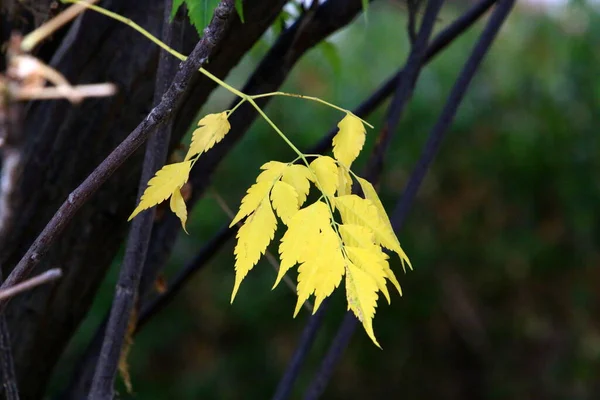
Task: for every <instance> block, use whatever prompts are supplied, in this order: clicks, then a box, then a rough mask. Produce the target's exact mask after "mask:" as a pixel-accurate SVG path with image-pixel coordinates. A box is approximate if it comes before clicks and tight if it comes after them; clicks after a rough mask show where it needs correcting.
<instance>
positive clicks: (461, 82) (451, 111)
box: [305, 0, 514, 399]
mask: <svg viewBox="0 0 600 400" xmlns="http://www.w3.org/2000/svg"><path fill="white" fill-rule="evenodd" d="M513 5H514V0H499V2H498V6H497V8H496V9H495V10H494V13H493V14H492V16H491V17H490V20H489V21H488V24H487V26H486V28H485V30H484V32H483V33H482V34H481V37H480V38H479V40H478V42H477V44H476V45H475V47H474V49H473V52H472V53H471V56H470V57H469V59H468V60H467V62H466V64H465V66H464V67H463V70H462V71H461V73H460V75H459V77H458V79H457V81H456V83H455V84H454V86H453V88H452V91H451V92H450V96H449V97H448V100H447V102H446V105H445V106H444V109H443V111H442V113H441V115H440V117H439V118H438V121H437V123H436V125H435V126H434V127H433V129H432V130H431V132H430V134H429V139H428V141H427V143H426V144H425V146H424V149H423V153H422V155H421V158H420V160H419V162H418V163H417V166H416V167H415V169H414V170H413V172H412V174H411V177H410V179H409V182H408V184H407V187H406V189H405V191H404V195H403V196H402V198H401V199H400V201H399V202H398V205H397V207H396V209H395V210H394V214H393V216H392V219H391V221H392V226H393V228H394V231H395V232H399V231H400V230H401V229H402V226H403V224H404V222H405V220H406V215H407V214H408V210H409V209H410V206H411V205H412V203H413V201H414V198H415V196H416V193H417V191H418V189H419V186H420V184H421V183H422V181H423V178H424V177H425V174H426V172H427V169H428V167H429V165H430V164H431V162H432V161H433V159H434V157H435V155H436V154H437V152H438V150H439V148H440V144H441V141H442V139H443V137H444V134H445V133H446V131H447V129H448V127H449V126H450V124H451V123H452V120H453V119H454V116H455V115H456V112H457V110H458V107H459V105H460V103H461V101H462V99H463V97H464V94H465V93H466V91H467V89H468V87H469V84H470V82H471V80H472V79H473V76H474V75H475V72H476V71H477V68H478V67H479V65H480V64H481V61H482V60H483V57H484V56H485V55H486V53H487V52H488V50H489V48H490V46H491V44H492V42H493V41H494V39H495V37H496V35H497V33H498V31H499V30H500V27H501V26H502V24H503V22H504V21H505V20H506V18H507V16H508V14H509V13H510V11H511V9H512V7H513ZM357 325H358V324H357V320H356V318H355V317H354V316H353V315H351V314H350V313H347V314H346V316H345V318H344V321H343V323H342V325H341V326H340V328H339V330H338V333H337V334H336V337H335V339H334V340H333V343H332V345H331V346H330V348H329V350H328V352H327V354H326V356H325V358H324V359H323V362H322V364H321V367H320V369H319V371H318V372H317V374H316V378H315V379H314V381H313V383H312V384H311V386H310V388H309V390H308V391H307V396H306V397H305V398H306V399H317V398H318V397H320V395H321V394H322V393H323V391H324V389H325V387H326V385H327V382H328V381H329V379H330V378H331V375H332V373H333V370H334V368H335V366H336V365H337V363H338V362H339V360H340V358H341V357H342V354H343V353H344V350H345V349H346V347H347V346H348V343H349V342H350V339H351V337H352V334H353V333H354V331H355V329H356V327H357Z"/></svg>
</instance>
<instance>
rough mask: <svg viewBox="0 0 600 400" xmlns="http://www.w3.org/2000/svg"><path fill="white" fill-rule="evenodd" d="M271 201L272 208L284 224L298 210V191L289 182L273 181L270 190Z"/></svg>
mask: <svg viewBox="0 0 600 400" xmlns="http://www.w3.org/2000/svg"><path fill="white" fill-rule="evenodd" d="M271 201H272V202H273V209H274V210H275V212H277V215H279V218H281V221H282V222H283V223H284V224H286V225H287V223H288V221H289V219H290V218H291V217H292V216H293V215H294V214H296V213H297V212H298V208H299V207H298V193H297V192H296V189H294V187H293V186H292V185H290V184H289V183H285V182H283V181H277V182H275V185H274V186H273V189H272V190H271Z"/></svg>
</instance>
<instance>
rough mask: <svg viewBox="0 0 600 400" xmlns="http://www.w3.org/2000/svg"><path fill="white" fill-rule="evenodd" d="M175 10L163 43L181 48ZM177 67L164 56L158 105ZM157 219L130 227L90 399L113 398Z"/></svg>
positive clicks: (151, 169)
mask: <svg viewBox="0 0 600 400" xmlns="http://www.w3.org/2000/svg"><path fill="white" fill-rule="evenodd" d="M172 7H173V6H172V0H166V1H165V9H164V18H163V28H162V39H163V42H165V43H166V44H167V45H169V46H170V47H179V46H180V45H181V42H182V39H183V28H182V24H171V23H170V19H171V9H172ZM176 67H177V60H175V59H173V57H171V56H170V55H169V54H168V53H166V52H164V51H163V52H161V54H160V59H159V63H158V70H157V73H156V84H155V89H154V103H155V104H159V103H160V101H161V97H162V96H163V94H164V93H165V92H166V91H167V89H168V87H169V83H170V82H171V79H172V78H171V77H172V76H173V75H174V73H175V71H176ZM171 128H172V124H171V122H170V121H169V122H167V123H165V124H163V125H162V126H161V127H160V128H159V129H158V131H157V132H156V133H155V134H154V135H152V136H150V138H149V140H148V143H147V144H146V153H145V155H144V165H143V168H142V175H141V178H140V185H139V191H138V197H140V196H141V195H142V193H143V192H144V190H145V188H146V186H147V185H148V181H149V180H150V179H151V178H152V177H153V176H154V174H155V173H156V171H157V170H159V169H160V168H161V167H162V165H163V164H164V163H165V161H166V159H167V152H168V149H169V142H170V138H171ZM155 215H156V208H155V207H153V208H151V209H150V210H146V211H144V212H142V213H141V214H140V215H139V216H138V217H137V218H135V219H134V220H133V222H132V224H131V230H130V231H129V237H128V239H127V247H126V249H125V258H124V260H123V264H122V266H121V273H120V275H119V281H118V283H117V288H116V291H115V295H114V300H113V304H112V308H111V312H110V318H109V320H108V324H107V327H106V332H105V336H104V341H103V344H102V349H101V352H100V357H99V358H98V364H97V366H96V371H95V374H94V379H93V381H92V387H91V389H90V395H89V396H90V399H112V398H113V396H114V393H113V392H114V380H115V377H116V374H117V368H118V367H119V365H120V364H121V363H120V361H121V358H122V357H123V356H124V355H123V354H122V352H123V350H124V349H123V345H124V341H125V338H126V336H127V335H128V332H131V328H130V324H131V323H133V324H134V325H135V319H136V318H135V315H136V314H137V313H136V312H134V310H135V309H136V308H137V307H136V302H137V298H138V286H139V282H140V276H141V274H142V270H143V267H144V262H145V260H146V255H147V253H148V244H149V242H150V235H151V233H152V227H153V223H154V217H155ZM132 318H133V320H132ZM125 356H126V354H125Z"/></svg>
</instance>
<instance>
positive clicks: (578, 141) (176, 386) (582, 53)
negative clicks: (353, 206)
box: [52, 1, 600, 400]
mask: <svg viewBox="0 0 600 400" xmlns="http://www.w3.org/2000/svg"><path fill="white" fill-rule="evenodd" d="M448 3H449V4H448V5H446V7H445V9H444V11H443V12H442V15H441V17H440V20H439V22H438V24H437V30H438V31H439V30H441V29H443V27H444V26H446V25H447V24H448V23H450V22H451V21H452V20H453V19H454V17H455V16H457V15H458V12H459V11H460V10H462V9H463V8H461V7H460V6H456V5H455V4H452V3H451V2H448ZM463 6H464V4H463ZM597 10H598V9H597V8H596V9H593V8H592V7H590V6H588V5H586V4H585V3H581V2H577V3H572V4H570V5H569V6H566V7H564V8H562V9H555V10H554V11H552V12H550V13H544V12H537V11H536V10H535V9H533V8H531V7H528V6H526V5H524V4H520V5H518V6H517V9H516V10H515V11H514V13H513V14H512V16H511V17H510V19H509V22H508V23H507V25H506V26H505V27H504V28H503V30H502V32H501V34H500V36H499V38H498V40H497V41H496V43H495V44H494V46H493V48H492V51H491V53H490V54H489V55H488V57H487V58H486V59H485V60H484V64H483V67H482V69H481V70H480V71H479V73H478V74H477V76H476V78H475V79H474V81H473V83H472V85H471V88H470V90H469V92H468V94H467V96H466V98H465V100H464V102H463V104H462V106H461V108H460V110H459V113H458V115H457V117H456V119H455V121H454V124H453V125H452V128H451V130H450V132H448V136H447V139H446V141H445V142H444V145H443V147H442V150H441V153H440V155H439V157H438V158H437V160H436V162H435V164H434V165H433V167H432V169H431V171H430V172H429V174H428V176H427V179H426V181H425V182H424V184H423V186H422V188H421V190H420V193H419V195H418V198H417V199H416V202H415V204H414V207H413V209H412V211H411V214H410V218H409V220H408V224H407V226H406V227H405V229H404V231H403V232H401V233H400V234H399V237H400V241H401V243H402V245H403V247H404V249H405V250H406V252H407V253H408V255H409V257H410V258H411V260H412V263H413V265H414V267H415V268H414V271H412V272H409V273H408V274H406V275H405V274H403V273H402V270H401V267H400V265H399V263H398V260H397V259H394V260H393V263H392V268H393V269H394V270H395V271H396V273H397V275H398V277H399V280H400V283H401V284H402V286H403V290H404V297H402V298H400V297H398V296H397V295H396V296H395V297H393V298H392V304H391V305H387V303H385V301H384V300H381V299H380V303H379V307H378V308H377V315H376V317H375V320H374V327H375V332H376V335H377V337H378V340H379V342H380V343H381V345H382V347H383V350H379V349H378V348H376V347H375V346H373V344H372V343H371V342H370V341H369V339H368V337H367V336H366V334H365V333H364V331H363V330H362V329H359V330H357V333H356V334H355V336H354V338H353V340H352V342H351V346H350V348H349V349H348V350H347V352H346V353H345V356H344V358H343V362H342V363H341V365H340V366H339V367H338V368H337V370H336V372H335V374H334V377H333V379H332V381H331V382H330V385H329V387H328V389H327V392H326V394H325V396H324V398H327V399H371V398H378V399H379V398H380V399H383V398H404V399H459V398H460V399H465V398H467V399H468V398H474V399H476V398H486V399H593V398H600V301H599V300H600V299H599V297H598V294H597V293H598V289H599V288H600V269H599V267H600V248H599V246H600V135H599V133H600V131H599V128H598V122H599V117H600V15H599V14H598V11H597ZM405 20H406V17H405V11H404V9H403V7H402V6H401V5H400V3H399V2H395V1H387V2H386V1H380V2H375V3H374V4H372V6H371V7H370V9H369V16H368V21H365V20H364V19H363V18H359V19H358V20H356V21H355V23H354V24H353V25H352V26H351V27H349V28H348V29H345V30H343V31H341V32H339V33H337V34H336V35H335V36H333V37H332V38H331V40H330V43H331V44H332V45H333V46H335V48H336V52H335V53H333V52H331V50H327V49H323V48H322V47H319V48H316V49H315V50H313V51H311V52H310V53H309V54H308V55H307V56H306V57H304V59H302V61H301V62H300V64H299V65H298V66H297V68H296V69H295V70H294V71H293V73H292V74H291V76H290V77H289V79H288V81H287V82H286V84H285V87H284V88H283V89H284V90H285V91H289V92H296V93H303V94H309V95H313V96H319V97H321V98H323V99H326V100H329V101H331V102H333V103H335V104H338V105H340V106H342V107H347V108H354V107H355V106H356V105H358V104H359V103H360V102H361V101H362V100H363V99H365V98H366V97H367V96H368V95H369V94H370V93H371V92H372V91H373V90H374V89H375V88H376V87H378V85H379V84H380V83H382V82H383V81H384V80H385V79H387V77H388V76H389V75H390V74H391V73H392V72H394V71H395V70H396V69H397V68H398V66H399V65H401V64H402V63H403V61H404V59H405V58H406V55H407V49H408V43H407V39H406V35H405V33H404V32H403V29H401V28H402V27H403V26H404V24H405ZM483 26H484V24H483V23H482V22H481V21H480V22H479V23H478V24H477V25H476V26H475V27H474V28H473V29H472V30H471V31H470V32H468V34H466V35H464V36H463V37H461V38H460V39H459V40H457V41H456V42H455V43H454V44H452V45H451V46H450V48H449V49H447V50H446V51H445V52H444V53H443V54H442V55H441V56H439V57H437V58H436V59H435V61H434V62H433V63H431V64H430V65H429V66H427V67H426V68H425V70H424V71H423V73H422V75H421V78H420V80H419V82H418V85H417V87H416V91H415V95H414V98H413V100H412V102H411V103H410V105H409V107H408V108H407V109H406V112H405V114H404V116H403V118H402V121H401V123H400V127H399V130H398V132H397V135H396V137H395V140H394V143H393V147H392V149H391V151H390V152H389V154H388V157H387V160H386V165H385V171H384V177H383V179H382V186H381V197H382V201H383V203H384V205H385V206H386V208H387V209H388V210H389V211H390V212H391V210H392V209H393V207H394V204H395V201H396V199H397V198H398V196H399V195H400V193H401V192H402V189H403V187H404V185H405V183H406V181H407V178H408V176H409V174H410V173H411V170H412V168H413V166H414V165H415V162H416V160H417V158H418V156H419V154H420V149H421V147H422V146H423V143H424V142H425V140H426V137H427V135H428V133H429V131H430V129H431V128H432V126H433V124H434V122H435V120H436V118H437V116H438V115H439V113H440V111H441V109H442V107H443V104H444V102H445V101H446V97H447V95H448V93H449V91H450V88H451V86H452V84H453V83H454V80H455V79H456V77H457V75H458V73H459V71H460V68H461V67H462V65H463V63H464V61H465V59H466V57H467V56H468V54H469V53H470V51H471V49H472V47H473V44H474V41H475V40H476V38H477V36H478V35H479V33H480V32H481V30H482V28H483ZM273 37H274V36H273V35H272V34H270V35H267V36H266V37H265V40H264V41H263V42H262V43H260V44H258V45H257V46H256V48H255V49H254V50H253V52H252V53H251V54H249V55H248V57H247V58H246V59H245V60H244V62H243V63H242V64H241V65H240V66H239V67H238V68H237V69H236V70H235V71H234V73H233V74H232V76H230V77H229V79H228V81H229V82H231V83H233V84H235V85H237V86H238V87H241V85H242V84H243V82H244V80H245V79H246V77H247V76H248V74H249V73H250V72H251V71H252V69H253V67H254V66H255V65H256V64H257V62H258V61H259V60H260V57H261V56H262V55H263V54H264V52H265V51H266V49H267V48H268V44H269V43H271V42H272V41H273ZM329 47H331V46H329ZM336 57H337V58H338V60H337V61H336ZM230 101H231V96H229V95H228V94H227V93H225V92H222V91H217V92H216V93H214V94H213V96H212V100H211V102H210V103H209V104H208V106H207V107H206V108H205V109H204V110H202V113H208V112H213V111H220V110H222V109H225V108H227V107H228V104H229V102H230ZM386 107H387V103H386V104H384V105H382V107H380V109H379V110H378V111H377V112H376V113H374V114H372V115H371V116H369V117H368V118H367V119H368V121H369V122H371V123H372V124H373V125H375V130H371V131H369V132H368V138H369V139H368V142H367V145H366V146H365V150H364V151H363V155H362V156H361V158H360V162H358V163H357V164H356V166H355V168H354V169H355V170H356V171H360V170H361V166H362V165H363V164H364V161H365V160H366V158H367V156H368V154H369V152H370V149H371V148H372V139H373V137H374V136H375V135H376V132H377V129H378V128H379V127H380V126H381V122H382V120H383V118H384V115H385V110H386ZM267 112H268V114H269V115H270V116H271V117H272V118H273V119H274V120H275V121H276V122H277V123H278V124H279V126H280V127H281V128H282V129H283V131H284V132H286V133H287V134H288V136H289V137H291V138H292V140H293V141H294V142H295V143H296V144H297V145H298V146H299V147H301V148H308V147H309V146H311V145H313V144H314V143H316V142H317V141H318V140H319V139H320V138H321V136H322V135H323V134H324V133H325V132H326V131H328V130H329V129H330V127H332V126H333V125H334V124H335V123H336V122H337V121H338V120H339V118H340V115H339V114H338V113H336V112H334V111H332V110H330V109H328V108H326V107H321V106H319V105H317V104H314V103H307V102H302V101H300V100H296V99H286V98H278V99H276V100H275V101H273V102H272V103H271V105H270V106H269V107H268V109H267ZM293 158H294V157H293V156H292V153H291V151H290V150H288V149H287V148H286V145H285V144H284V143H283V142H282V141H280V140H279V139H278V138H277V137H276V135H275V133H274V132H273V131H272V130H271V129H270V128H269V127H268V126H267V125H266V124H265V123H263V122H260V121H259V122H258V123H256V124H255V125H254V126H253V128H252V130H251V131H250V132H249V134H248V135H246V137H245V139H244V140H243V141H242V142H241V143H240V144H239V145H238V146H237V147H236V149H235V151H233V153H232V154H231V155H230V156H229V157H228V158H227V159H226V160H224V162H223V163H222V165H221V167H220V168H219V170H218V173H217V176H216V178H215V179H214V191H216V192H217V193H218V194H219V195H220V196H221V197H222V198H223V199H225V201H226V202H227V203H228V204H229V206H230V207H232V208H235V207H236V206H237V205H238V203H239V200H240V198H241V197H242V196H243V194H244V193H245V191H246V189H247V188H248V187H249V186H250V185H251V183H252V182H253V181H254V179H255V178H256V175H257V174H258V168H259V166H260V165H261V164H263V163H264V162H266V161H269V160H273V159H274V160H280V161H288V160H291V159H293ZM229 220H230V219H229V217H228V216H227V215H226V214H225V213H224V212H223V211H222V210H221V208H220V207H219V206H218V204H217V202H216V201H215V199H214V197H207V198H206V199H204V200H203V201H201V203H199V204H198V206H197V207H196V208H195V209H194V211H193V214H192V215H191V220H190V222H189V224H188V230H189V232H190V235H189V236H186V235H183V234H182V235H181V238H180V239H179V242H178V245H177V247H176V251H175V253H174V254H173V257H172V259H171V261H170V265H169V268H168V270H167V272H166V277H167V278H168V277H169V276H172V275H173V274H174V272H176V271H177V270H178V269H179V268H181V267H182V266H183V265H184V264H185V263H186V261H187V260H189V259H190V258H191V257H192V256H193V255H194V254H196V253H197V252H198V251H199V249H201V248H202V246H203V244H204V243H205V242H206V241H207V240H208V239H209V238H210V237H211V236H212V235H213V234H214V233H215V232H216V230H217V229H218V228H219V227H220V226H222V225H223V224H226V223H228V221H229ZM233 245H234V243H233V241H231V242H229V243H228V244H227V245H226V246H224V248H223V249H222V250H221V251H220V252H219V255H218V256H217V257H216V258H214V259H213V261H212V262H211V263H210V265H208V267H207V268H205V269H204V270H202V272H201V273H199V274H197V275H196V276H195V277H194V278H193V279H192V280H191V281H190V282H189V283H188V285H187V286H186V287H185V290H183V292H182V293H181V294H180V295H179V296H178V297H177V299H176V300H175V301H174V302H173V303H172V304H171V305H169V306H168V307H167V308H166V309H165V310H164V311H163V312H162V313H161V314H159V315H158V316H157V317H156V318H155V319H154V320H153V321H151V322H150V323H149V324H148V326H146V327H145V328H144V330H143V331H142V332H141V334H140V335H138V336H137V337H136V338H135V343H134V345H133V348H132V352H131V356H130V364H131V367H130V370H131V380H132V383H133V388H134V392H135V394H134V396H130V395H128V394H127V393H126V391H125V389H124V386H123V385H122V384H121V383H119V388H120V392H121V395H122V398H137V399H148V400H153V399H167V398H173V399H182V400H184V399H200V398H202V399H267V398H270V396H272V394H273V393H274V390H275V387H276V385H277V382H278V380H279V379H280V377H281V375H282V373H283V371H284V369H285V367H286V365H287V362H288V361H289V359H290V357H291V355H292V352H293V351H294V348H295V346H296V343H297V341H298V338H299V335H300V333H301V331H302V329H303V327H304V325H305V323H306V321H307V319H308V316H309V315H308V313H307V312H306V311H305V310H303V311H302V312H301V313H300V314H299V316H298V317H297V318H296V319H293V318H292V313H293V308H294V304H295V295H294V294H293V293H292V292H291V291H290V290H289V289H288V288H287V287H285V286H284V285H280V286H279V287H278V288H277V289H276V290H274V291H271V286H272V283H273V281H274V278H275V271H274V270H273V267H272V266H271V265H269V263H268V262H266V260H264V259H263V261H261V262H260V263H259V265H258V266H257V267H255V269H254V270H253V271H252V272H251V273H250V274H249V276H248V277H247V278H246V280H245V282H244V283H243V284H242V287H241V290H240V292H239V294H238V296H237V298H236V301H235V302H234V303H233V305H230V304H229V298H230V294H231V289H232V286H233V262H234V257H233ZM275 254H276V252H275ZM119 261H120V260H115V264H114V267H113V269H112V270H111V273H110V275H109V276H108V277H107V279H106V282H105V283H104V285H103V287H102V289H101V292H100V294H99V296H98V299H97V301H96V303H95V305H94V307H93V310H92V312H91V313H90V316H89V318H88V319H87V320H86V321H85V323H84V324H83V325H82V326H81V329H80V332H79V334H78V335H77V336H76V337H75V338H74V340H73V341H72V343H71V344H70V346H69V348H68V350H67V352H66V354H65V357H64V358H63V360H62V361H61V363H60V365H59V366H58V369H57V373H56V376H55V380H54V382H53V383H52V388H53V389H52V390H54V391H56V390H58V389H59V388H60V387H61V386H62V385H63V384H64V383H65V382H66V381H67V380H68V379H69V376H70V374H71V368H72V365H73V362H74V361H75V360H77V356H78V355H79V354H80V352H81V351H82V349H83V347H84V346H85V344H86V343H87V341H88V340H89V338H90V336H91V335H92V333H93V332H94V331H95V329H96V327H97V325H98V323H99V321H101V319H102V317H103V316H104V314H105V312H106V311H107V310H108V308H109V305H110V301H111V298H112V295H113V288H114V284H115V281H116V276H117V268H118V265H119ZM344 302H345V299H344V296H343V294H341V293H336V294H335V295H334V296H333V301H332V307H330V310H329V312H328V313H327V315H326V317H325V323H324V326H323V328H322V329H321V331H320V333H319V335H318V338H317V341H316V344H315V346H314V348H313V351H312V352H311V353H310V355H309V358H308V363H307V364H306V365H305V368H304V369H303V371H302V374H301V375H300V378H299V380H298V382H297V385H296V387H295V391H294V397H295V398H299V397H300V396H301V395H302V393H303V391H304V389H305V388H306V386H307V384H308V383H309V382H310V380H311V378H312V375H313V373H314V371H315V370H316V368H317V367H318V365H319V362H320V360H321V357H322V356H323V354H324V352H325V350H326V348H327V346H328V344H329V343H330V341H331V339H332V338H333V336H334V334H335V331H336V329H337V327H338V324H339V323H340V321H341V319H342V317H343V315H344V311H345V303H344Z"/></svg>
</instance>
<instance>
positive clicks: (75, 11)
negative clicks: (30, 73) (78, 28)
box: [21, 0, 98, 52]
mask: <svg viewBox="0 0 600 400" xmlns="http://www.w3.org/2000/svg"><path fill="white" fill-rule="evenodd" d="M97 2H98V0H87V1H82V2H81V3H83V4H74V5H72V6H71V7H69V8H67V9H66V10H64V11H63V12H61V13H60V14H58V15H57V16H55V17H54V18H52V19H51V20H49V21H48V22H46V23H44V24H42V25H41V26H40V27H39V28H37V29H36V30H34V31H33V32H31V33H29V34H28V35H27V36H25V37H24V38H23V41H22V42H21V50H23V51H24V52H30V51H31V50H33V49H34V48H35V46H37V45H38V43H39V42H41V41H42V40H44V39H45V38H47V37H48V36H50V35H51V34H52V33H54V32H55V31H56V30H58V29H60V27H61V26H63V25H64V24H66V23H68V22H69V21H71V20H72V19H73V18H75V17H77V16H78V15H79V14H81V12H82V11H84V10H85V8H86V7H85V6H86V5H89V4H90V3H97Z"/></svg>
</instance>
